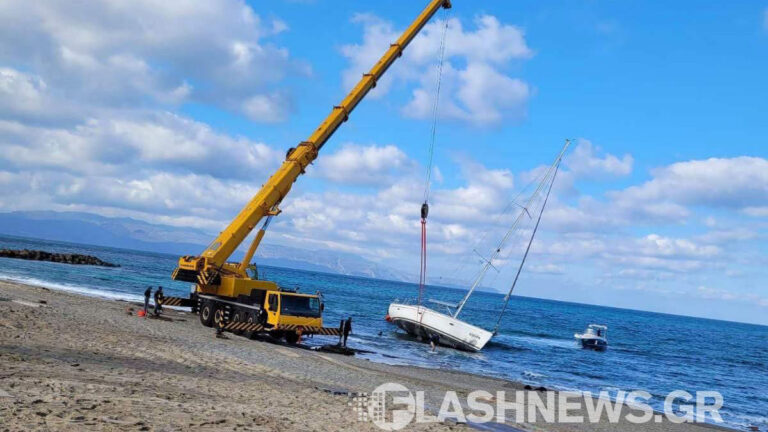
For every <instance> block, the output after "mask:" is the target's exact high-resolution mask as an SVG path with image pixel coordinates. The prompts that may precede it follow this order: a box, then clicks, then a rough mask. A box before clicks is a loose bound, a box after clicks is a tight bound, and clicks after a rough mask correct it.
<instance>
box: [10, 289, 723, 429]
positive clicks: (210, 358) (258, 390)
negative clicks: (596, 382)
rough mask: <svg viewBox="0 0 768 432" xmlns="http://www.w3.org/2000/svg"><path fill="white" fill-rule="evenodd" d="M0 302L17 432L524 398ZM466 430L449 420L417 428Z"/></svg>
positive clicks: (130, 320)
mask: <svg viewBox="0 0 768 432" xmlns="http://www.w3.org/2000/svg"><path fill="white" fill-rule="evenodd" d="M0 297H2V299H1V300H2V301H0V336H1V337H2V340H3V341H4V343H3V344H2V347H0V370H3V371H4V372H3V379H2V381H0V383H2V384H0V396H2V394H3V393H2V392H5V393H7V394H8V395H9V396H8V397H0V419H2V420H3V423H4V424H5V425H6V427H8V428H9V429H11V430H50V429H55V430H61V429H64V430H81V429H83V428H86V427H90V428H98V429H106V430H117V429H119V430H125V429H133V430H168V429H170V430H177V429H189V428H207V429H210V430H235V429H237V430H274V429H279V430H350V429H354V430H379V429H378V428H377V427H376V426H375V425H374V424H373V423H371V422H359V421H358V420H357V418H356V415H355V412H354V411H353V410H352V408H351V407H350V406H349V405H348V403H349V402H350V400H349V397H348V396H346V393H347V392H353V393H363V392H366V393H369V392H371V391H372V390H373V389H375V388H376V387H378V386H379V385H381V384H383V383H387V382H397V383H401V384H403V385H405V386H406V387H407V388H409V389H410V390H420V391H424V394H425V402H426V406H427V407H429V408H433V409H434V408H435V407H439V406H440V405H441V402H442V397H443V395H444V394H445V392H446V391H449V390H450V391H455V392H456V393H457V394H458V395H459V396H460V397H462V398H464V397H466V395H467V394H468V393H469V392H471V391H473V390H485V391H488V392H490V393H492V394H496V392H497V391H500V390H503V391H506V392H511V393H514V392H515V391H521V390H524V384H523V383H520V382H514V381H508V380H502V379H497V378H493V377H486V376H480V375H474V374H469V373H465V372H458V371H449V370H441V369H431V368H419V367H413V366H394V365H387V364H383V363H374V362H371V361H368V360H364V359H359V358H354V357H344V356H339V355H335V354H328V353H320V352H314V351H309V350H304V349H298V348H294V347H288V346H281V345H275V344H270V343H266V342H259V341H250V340H247V339H245V338H242V337H238V336H234V335H231V336H230V339H216V338H215V337H214V332H213V330H212V329H209V328H205V327H203V326H201V325H200V324H199V323H198V322H197V316H195V315H191V314H189V313H184V312H181V311H176V310H167V311H166V313H165V316H166V317H167V318H169V319H170V320H154V319H143V318H138V317H136V316H135V315H128V314H127V313H126V308H127V307H128V306H129V305H130V303H126V302H124V301H115V300H109V299H104V298H98V297H90V296H85V295H80V294H74V293H70V292H62V291H56V290H50V289H47V288H42V287H35V286H31V285H24V284H21V283H16V282H6V281H0ZM41 300H42V301H44V302H45V303H44V304H42V303H40V301H41ZM329 342H332V339H329ZM334 393H341V394H340V395H339V394H336V395H335V394H334ZM583 409H584V408H583V407H582V408H580V410H583ZM624 409H626V410H628V411H631V410H632V409H631V408H629V407H626V406H624V407H623V408H622V411H623V410H624ZM466 412H467V413H468V412H469V411H468V410H467V411H466ZM622 418H623V416H622ZM487 426H491V425H487ZM513 426H514V427H516V428H519V429H521V430H525V431H551V432H559V431H622V432H625V431H626V432H632V431H671V432H675V431H704V430H713V429H714V430H731V429H725V428H722V427H719V426H712V425H707V424H687V423H686V424H673V423H671V422H668V421H666V420H665V421H663V422H662V423H646V424H632V423H629V422H626V421H624V420H622V421H621V422H620V423H617V424H612V423H609V422H608V420H607V418H604V419H601V422H600V423H596V424H592V423H583V424H551V423H536V424H527V423H526V424H516V425H513ZM467 428H469V426H466V425H462V424H455V422H451V421H447V422H445V423H428V424H412V425H410V426H409V428H408V429H409V430H410V429H416V430H445V429H451V430H453V429H460V430H465V429H467Z"/></svg>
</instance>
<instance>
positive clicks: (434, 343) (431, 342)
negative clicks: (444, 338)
mask: <svg viewBox="0 0 768 432" xmlns="http://www.w3.org/2000/svg"><path fill="white" fill-rule="evenodd" d="M438 343H440V336H439V335H438V334H437V333H435V334H433V335H431V336H430V337H429V345H430V346H432V351H435V350H436V349H437V344H438Z"/></svg>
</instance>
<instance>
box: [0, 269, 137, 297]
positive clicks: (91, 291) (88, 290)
mask: <svg viewBox="0 0 768 432" xmlns="http://www.w3.org/2000/svg"><path fill="white" fill-rule="evenodd" d="M0 280H4V281H8V282H16V283H21V284H25V285H32V286H37V287H42V288H48V289H52V290H57V291H66V292H70V293H73V294H80V295H86V296H90V297H100V298H105V299H110V300H125V301H135V302H142V301H143V297H142V296H141V295H138V294H128V293H118V292H114V291H104V290H101V289H98V288H93V287H86V286H81V285H71V284H64V283H59V282H51V281H46V280H42V279H37V278H32V277H28V276H14V275H6V274H0Z"/></svg>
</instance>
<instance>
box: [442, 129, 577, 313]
mask: <svg viewBox="0 0 768 432" xmlns="http://www.w3.org/2000/svg"><path fill="white" fill-rule="evenodd" d="M570 144H571V141H570V140H565V145H564V146H563V149H562V150H561V151H560V154H558V155H557V158H556V159H555V162H554V163H553V164H552V165H551V166H550V167H549V169H548V170H547V173H546V174H545V175H544V177H543V178H542V180H541V183H539V185H538V186H537V187H536V190H535V191H534V192H533V193H532V194H531V196H530V198H528V201H526V203H525V206H522V208H523V211H521V212H520V213H518V215H517V218H516V219H515V222H514V223H513V224H512V226H511V227H510V228H509V230H508V231H507V232H506V234H504V238H503V239H501V241H500V242H499V245H498V246H497V247H496V250H494V251H493V254H492V255H491V257H490V258H489V259H488V260H487V261H486V262H485V265H484V266H483V268H482V269H481V270H480V273H479V274H478V275H477V278H475V280H474V282H473V283H472V286H471V287H470V288H469V291H467V294H466V295H465V296H464V298H463V299H461V301H460V302H459V304H458V306H457V307H456V312H454V313H453V317H454V318H456V317H458V316H459V313H461V310H462V309H464V305H465V304H466V303H467V300H469V297H471V296H472V293H473V292H474V291H475V289H476V288H477V287H478V286H479V285H480V283H481V282H482V281H483V278H484V277H485V274H486V273H487V272H488V269H490V268H491V267H492V266H493V260H495V259H496V258H497V257H498V256H499V254H500V253H501V248H502V246H504V244H506V242H507V240H508V239H509V237H510V236H511V235H512V233H514V232H515V230H516V229H517V226H518V225H519V224H520V220H521V219H522V218H523V215H524V214H528V208H529V207H530V206H531V204H532V203H533V201H534V199H535V198H536V197H537V196H538V195H539V193H540V192H541V191H542V189H543V188H544V185H545V184H546V181H545V180H546V179H547V178H549V177H550V175H551V173H552V171H553V170H554V169H555V168H556V166H559V165H560V161H561V160H562V159H563V155H565V151H566V150H568V146H569V145H570ZM553 181H554V179H553ZM551 187H552V185H551V184H550V188H551ZM547 196H549V192H547ZM542 210H543V209H542ZM539 218H541V216H539Z"/></svg>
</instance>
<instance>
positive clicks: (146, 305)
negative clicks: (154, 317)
mask: <svg viewBox="0 0 768 432" xmlns="http://www.w3.org/2000/svg"><path fill="white" fill-rule="evenodd" d="M151 295H152V287H147V290H146V291H144V315H145V316H146V315H147V311H148V310H149V296H151Z"/></svg>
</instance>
